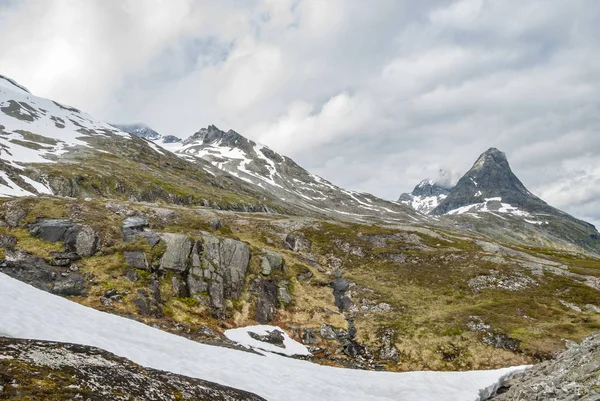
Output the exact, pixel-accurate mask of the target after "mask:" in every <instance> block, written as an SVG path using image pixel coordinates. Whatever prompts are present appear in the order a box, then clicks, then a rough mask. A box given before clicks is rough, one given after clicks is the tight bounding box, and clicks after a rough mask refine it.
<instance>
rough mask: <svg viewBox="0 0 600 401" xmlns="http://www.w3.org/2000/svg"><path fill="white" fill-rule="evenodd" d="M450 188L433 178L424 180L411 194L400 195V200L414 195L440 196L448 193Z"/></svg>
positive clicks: (408, 198) (409, 198)
mask: <svg viewBox="0 0 600 401" xmlns="http://www.w3.org/2000/svg"><path fill="white" fill-rule="evenodd" d="M449 193H450V188H446V187H443V186H441V185H439V184H438V183H436V182H435V181H432V180H424V181H421V182H420V183H418V184H417V185H416V186H415V188H414V189H413V190H412V192H411V193H410V194H402V195H400V198H399V199H398V200H399V201H403V200H411V199H412V197H411V196H410V195H413V196H439V195H448V194H449Z"/></svg>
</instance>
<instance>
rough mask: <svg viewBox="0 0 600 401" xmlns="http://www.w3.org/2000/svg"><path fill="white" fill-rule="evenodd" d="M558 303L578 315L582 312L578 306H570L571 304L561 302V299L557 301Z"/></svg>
mask: <svg viewBox="0 0 600 401" xmlns="http://www.w3.org/2000/svg"><path fill="white" fill-rule="evenodd" d="M558 302H559V303H560V304H561V305H562V306H564V307H565V308H569V309H571V310H573V311H575V312H578V313H581V312H583V311H582V310H581V308H580V307H579V306H577V305H575V304H572V303H571V302H567V301H563V300H562V299H559V300H558Z"/></svg>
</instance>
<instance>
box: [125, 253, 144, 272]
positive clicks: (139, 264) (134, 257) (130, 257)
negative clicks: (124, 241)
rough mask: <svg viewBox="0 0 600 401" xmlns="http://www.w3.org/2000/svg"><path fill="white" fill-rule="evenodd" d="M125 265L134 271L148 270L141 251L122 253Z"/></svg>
mask: <svg viewBox="0 0 600 401" xmlns="http://www.w3.org/2000/svg"><path fill="white" fill-rule="evenodd" d="M123 256H124V257H125V263H127V264H128V265H129V266H131V267H133V268H134V269H140V270H148V260H147V258H146V253H145V252H142V251H124V252H123Z"/></svg>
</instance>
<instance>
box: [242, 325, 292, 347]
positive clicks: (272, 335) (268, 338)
mask: <svg viewBox="0 0 600 401" xmlns="http://www.w3.org/2000/svg"><path fill="white" fill-rule="evenodd" d="M248 335H249V336H250V337H252V338H253V339H255V340H257V341H260V342H263V343H269V344H273V345H275V346H276V347H281V348H285V346H284V341H285V337H284V336H283V332H282V331H281V330H278V329H273V330H271V331H267V334H263V335H261V334H256V333H253V332H251V331H249V332H248Z"/></svg>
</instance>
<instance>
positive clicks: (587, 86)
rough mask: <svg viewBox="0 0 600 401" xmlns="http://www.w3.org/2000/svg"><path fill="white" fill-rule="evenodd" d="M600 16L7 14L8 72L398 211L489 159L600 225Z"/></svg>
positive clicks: (98, 0)
mask: <svg viewBox="0 0 600 401" xmlns="http://www.w3.org/2000/svg"><path fill="white" fill-rule="evenodd" d="M599 22H600V1H597V0H577V1H573V0H539V1H536V0H527V1H522V0H493V1H492V0H487V1H486V0H460V1H448V0H446V1H435V0H431V1H428V0H419V1H413V0H406V1H402V0H373V1H365V0H355V1H353V0H256V1H250V0H243V1H242V0H240V1H227V0H219V1H195V0H127V1H116V0H114V1H112V0H87V1H79V0H23V1H19V0H0V37H1V38H2V40H0V73H2V74H5V75H8V76H10V77H12V78H14V79H16V80H17V81H18V82H19V83H21V84H23V85H25V86H27V87H28V88H29V89H30V90H31V91H32V92H34V93H35V94H37V95H41V96H45V97H50V98H52V99H55V100H58V101H62V102H64V103H69V104H72V105H74V106H77V107H79V108H82V109H84V110H86V111H88V112H90V113H91V114H93V115H95V116H96V117H98V118H101V119H104V120H107V121H111V122H145V123H147V124H148V125H150V126H151V127H153V128H154V129H156V130H157V131H159V132H161V133H163V134H172V135H176V136H179V137H187V136H189V135H191V134H193V133H194V132H196V131H197V130H198V129H199V128H201V127H204V126H207V125H209V124H215V125H217V126H218V127H219V128H221V129H224V130H228V129H234V130H236V131H237V132H239V133H241V134H243V135H245V136H247V137H249V138H251V139H253V140H256V141H258V142H261V143H263V144H265V145H268V146H269V147H271V148H273V149H274V150H276V151H278V152H280V153H282V154H285V155H288V156H290V157H292V158H294V159H295V160H296V161H297V162H299V163H300V164H301V165H303V166H304V167H306V168H307V169H308V170H310V171H312V172H314V173H317V174H319V175H321V176H323V177H325V178H327V179H329V180H330V181H332V182H334V183H336V184H338V185H341V186H343V187H346V188H350V189H355V190H360V191H366V192H370V193H373V194H376V195H378V196H380V197H383V198H387V199H396V198H397V197H398V196H399V194H400V193H401V192H406V191H410V190H411V189H412V187H414V186H415V185H416V184H417V183H418V182H419V181H420V180H421V179H424V178H433V179H435V178H437V177H438V175H439V171H440V170H443V171H445V172H446V174H445V177H446V178H445V179H447V178H448V177H450V179H451V180H457V179H458V177H460V175H462V174H463V173H464V172H465V171H466V170H467V169H468V168H469V167H470V166H471V165H472V163H473V162H474V161H475V159H476V158H477V156H478V155H479V154H480V153H481V152H483V151H485V150H486V149H487V148H489V147H491V146H494V147H497V148H499V149H501V150H503V151H504V152H506V153H507V156H508V158H509V162H510V163H511V165H512V167H513V170H514V171H515V173H516V174H517V176H518V177H520V178H521V180H522V181H523V182H524V184H525V185H526V186H527V187H528V188H529V189H530V190H531V191H532V192H534V193H535V194H537V195H539V196H540V197H542V198H543V199H545V200H546V201H548V202H549V203H550V204H552V205H554V206H556V207H559V208H562V209H564V210H566V211H568V212H570V213H572V214H574V215H575V216H577V217H579V218H583V219H585V220H588V221H590V222H592V223H595V224H596V225H600V224H599V223H600V28H599V25H600V24H599Z"/></svg>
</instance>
